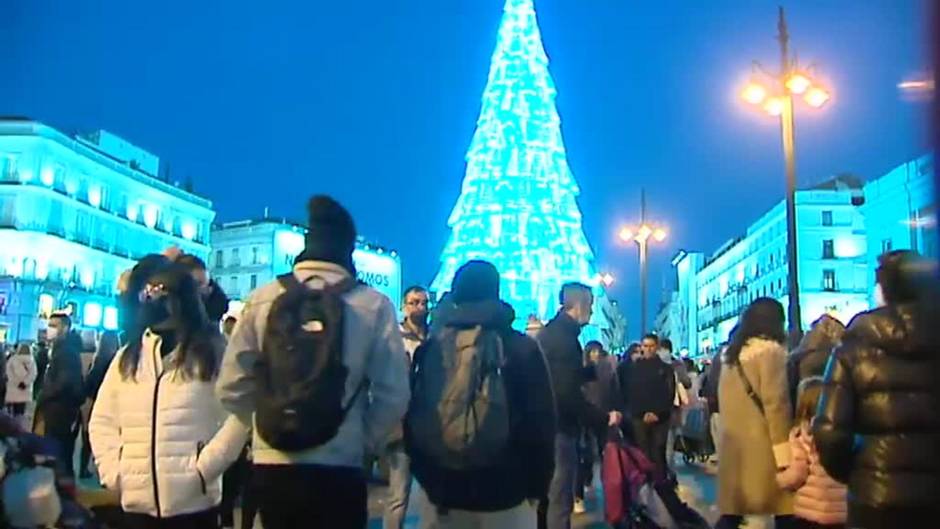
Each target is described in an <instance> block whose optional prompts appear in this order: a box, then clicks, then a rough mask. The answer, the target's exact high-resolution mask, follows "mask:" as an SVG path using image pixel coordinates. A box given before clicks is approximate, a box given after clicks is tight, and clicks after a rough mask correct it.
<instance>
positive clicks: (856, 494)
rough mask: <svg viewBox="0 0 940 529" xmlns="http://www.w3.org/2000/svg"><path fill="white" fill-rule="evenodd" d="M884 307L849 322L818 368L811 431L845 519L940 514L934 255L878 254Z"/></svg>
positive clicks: (932, 518) (890, 520)
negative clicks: (840, 492) (845, 494)
mask: <svg viewBox="0 0 940 529" xmlns="http://www.w3.org/2000/svg"><path fill="white" fill-rule="evenodd" d="M879 265H880V266H879V267H878V270H877V272H876V277H877V280H878V285H879V287H880V289H881V291H882V293H883V297H884V302H885V306H883V307H880V308H877V309H874V310H871V311H868V312H863V313H861V314H859V315H858V316H856V317H855V318H854V319H853V320H852V322H851V323H849V327H848V330H846V332H845V335H844V336H843V337H842V344H841V345H840V346H839V347H837V348H836V350H835V352H834V353H833V355H832V359H831V360H830V361H829V367H828V368H827V369H826V375H825V387H824V389H823V394H822V399H821V402H820V405H819V411H818V416H817V418H816V420H815V423H814V425H813V434H814V436H815V437H814V438H815V441H816V446H817V447H818V448H819V456H820V459H821V461H822V464H823V466H824V467H825V468H826V471H827V472H828V473H829V474H830V475H832V477H834V478H835V479H837V480H839V481H841V482H843V483H847V484H848V487H849V504H848V525H849V527H859V528H863V529H881V528H895V527H897V528H901V527H927V526H930V527H935V526H936V525H937V523H938V522H937V521H938V520H940V502H938V499H940V336H938V335H940V331H938V322H940V313H938V312H937V304H938V303H940V292H938V288H937V283H936V278H935V276H932V274H935V273H936V272H935V270H936V269H935V263H933V265H934V267H933V270H931V268H932V267H931V266H930V265H931V263H930V262H928V261H926V260H924V259H923V258H921V257H919V256H918V255H917V254H915V253H913V252H910V251H894V252H890V253H887V254H885V255H883V256H881V258H880V259H879Z"/></svg>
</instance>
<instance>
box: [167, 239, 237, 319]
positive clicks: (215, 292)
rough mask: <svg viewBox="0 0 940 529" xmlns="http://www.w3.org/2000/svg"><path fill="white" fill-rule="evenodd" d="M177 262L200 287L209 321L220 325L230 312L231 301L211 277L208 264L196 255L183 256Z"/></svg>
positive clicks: (200, 294)
mask: <svg viewBox="0 0 940 529" xmlns="http://www.w3.org/2000/svg"><path fill="white" fill-rule="evenodd" d="M177 262H179V263H180V264H182V265H184V266H186V267H187V268H189V271H190V273H191V274H192V275H193V278H194V279H195V280H196V283H197V284H198V285H199V296H200V297H201V298H202V304H203V306H204V307H205V308H206V315H207V316H209V321H211V322H212V323H215V324H216V325H218V323H219V322H220V321H221V320H222V316H224V315H225V313H226V312H228V304H229V299H228V296H227V295H226V294H225V291H224V290H222V287H221V286H219V284H218V283H216V282H215V280H214V279H211V278H210V277H209V271H208V270H207V269H206V263H205V261H203V260H202V259H200V258H199V257H198V256H196V255H192V254H183V255H181V256H180V257H179V258H178V259H177Z"/></svg>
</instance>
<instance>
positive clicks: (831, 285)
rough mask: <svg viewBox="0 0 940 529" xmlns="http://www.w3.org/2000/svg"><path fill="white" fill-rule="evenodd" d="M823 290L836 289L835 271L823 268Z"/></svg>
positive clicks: (833, 290)
mask: <svg viewBox="0 0 940 529" xmlns="http://www.w3.org/2000/svg"><path fill="white" fill-rule="evenodd" d="M823 290H825V291H826V292H835V290H836V271H835V270H823Z"/></svg>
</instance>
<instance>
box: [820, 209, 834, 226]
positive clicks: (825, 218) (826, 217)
mask: <svg viewBox="0 0 940 529" xmlns="http://www.w3.org/2000/svg"><path fill="white" fill-rule="evenodd" d="M822 225H823V226H832V211H830V210H826V211H823V212H822Z"/></svg>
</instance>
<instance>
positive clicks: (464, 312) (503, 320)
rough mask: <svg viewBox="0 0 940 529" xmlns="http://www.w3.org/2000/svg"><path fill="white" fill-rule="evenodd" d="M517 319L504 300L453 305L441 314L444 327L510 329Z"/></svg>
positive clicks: (440, 322) (441, 322)
mask: <svg viewBox="0 0 940 529" xmlns="http://www.w3.org/2000/svg"><path fill="white" fill-rule="evenodd" d="M515 318H516V312H515V311H514V310H513V308H512V307H511V306H510V305H509V304H507V303H505V302H504V301H502V300H498V299H487V300H482V301H472V302H467V303H461V304H460V305H452V306H451V307H450V308H449V309H448V310H446V311H445V312H443V313H442V314H440V321H439V322H438V323H439V324H440V325H442V326H447V327H470V326H475V325H482V326H484V327H490V328H501V327H510V326H511V325H512V322H513V320H514V319H515Z"/></svg>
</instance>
